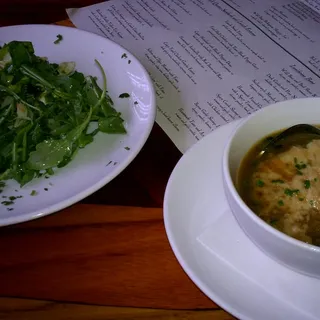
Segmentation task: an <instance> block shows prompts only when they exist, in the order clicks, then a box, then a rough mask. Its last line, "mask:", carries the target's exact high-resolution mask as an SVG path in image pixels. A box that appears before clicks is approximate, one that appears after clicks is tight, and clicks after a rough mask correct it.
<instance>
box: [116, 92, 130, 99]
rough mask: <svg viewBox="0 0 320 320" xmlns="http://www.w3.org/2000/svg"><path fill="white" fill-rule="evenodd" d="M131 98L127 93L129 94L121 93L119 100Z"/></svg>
mask: <svg viewBox="0 0 320 320" xmlns="http://www.w3.org/2000/svg"><path fill="white" fill-rule="evenodd" d="M129 97H130V94H129V93H127V92H124V93H121V94H120V95H119V98H121V99H123V98H129Z"/></svg>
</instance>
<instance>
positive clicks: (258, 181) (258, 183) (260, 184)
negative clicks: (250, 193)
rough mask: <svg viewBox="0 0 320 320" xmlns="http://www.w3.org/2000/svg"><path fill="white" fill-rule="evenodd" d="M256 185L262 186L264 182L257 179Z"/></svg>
mask: <svg viewBox="0 0 320 320" xmlns="http://www.w3.org/2000/svg"><path fill="white" fill-rule="evenodd" d="M256 185H257V187H263V186H264V182H263V181H262V180H260V179H259V180H257V182H256Z"/></svg>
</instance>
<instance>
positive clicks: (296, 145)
mask: <svg viewBox="0 0 320 320" xmlns="http://www.w3.org/2000/svg"><path fill="white" fill-rule="evenodd" d="M280 132H281V131H279V132H275V133H273V134H272V136H275V135H277V134H279V133H280ZM269 141H270V136H268V137H265V138H263V139H262V140H260V141H259V142H258V143H256V144H255V145H254V146H253V147H252V148H251V149H250V150H249V152H248V153H247V154H246V156H245V157H244V159H243V161H242V163H241V165H240V168H239V171H238V176H237V188H238V191H239V194H240V196H241V197H242V199H243V200H244V201H245V203H246V204H247V205H248V206H249V207H250V208H251V210H252V211H253V212H254V213H255V214H257V215H258V216H259V217H260V218H261V219H262V220H264V221H265V222H267V223H268V224H270V225H271V226H272V227H274V228H276V229H278V230H279V231H281V232H283V233H285V234H287V235H289V236H291V237H293V238H296V239H298V240H301V241H304V242H307V243H311V244H314V245H318V246H320V137H319V139H315V136H314V135H313V136H310V135H309V134H305V135H303V134H302V135H301V134H299V135H297V136H294V135H293V136H292V137H289V138H288V139H285V140H283V141H281V144H279V145H278V146H277V148H276V149H274V150H273V151H272V152H270V153H268V154H267V155H266V156H265V157H263V158H261V159H260V158H259V157H258V155H259V153H260V151H261V150H262V149H263V148H264V146H265V145H266V143H268V142H269Z"/></svg>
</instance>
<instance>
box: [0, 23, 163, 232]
mask: <svg viewBox="0 0 320 320" xmlns="http://www.w3.org/2000/svg"><path fill="white" fill-rule="evenodd" d="M21 28H30V29H32V28H48V29H53V30H67V31H66V32H74V33H78V34H82V33H85V34H87V35H88V36H90V37H92V38H97V39H100V40H103V41H106V43H108V44H109V45H110V44H111V45H113V46H115V47H117V48H118V49H119V50H122V51H125V52H127V53H128V54H130V56H131V57H132V60H134V63H135V64H136V65H138V67H139V68H140V69H141V71H142V72H143V73H144V75H145V77H146V80H147V82H148V84H149V85H150V97H151V102H150V106H151V107H150V111H149V112H150V114H149V120H148V122H147V123H146V130H145V132H144V134H143V135H141V136H140V140H138V142H137V143H136V146H137V147H136V149H135V150H134V151H132V152H130V153H128V156H127V157H126V159H125V160H124V161H123V162H121V163H120V164H119V165H117V166H116V167H115V169H114V170H113V171H112V172H111V173H110V174H108V175H107V177H104V178H102V179H100V180H99V181H97V183H95V184H94V185H92V186H91V187H88V188H86V189H85V190H83V191H81V192H79V193H77V194H76V195H74V196H72V197H70V198H68V199H66V200H63V201H60V202H58V203H57V204H54V205H51V206H49V207H46V208H44V209H38V210H36V211H33V212H31V213H26V214H21V215H19V216H16V217H14V218H11V217H9V218H7V217H6V218H3V219H2V218H1V216H0V227H2V226H8V225H12V224H18V223H22V222H26V221H31V220H35V219H38V218H41V217H44V216H47V215H50V214H53V213H56V212H57V211H60V210H62V209H65V208H67V207H70V206H71V205H73V204H75V203H77V202H79V201H81V200H82V199H84V198H86V197H88V196H89V195H91V194H92V193H94V192H96V191H98V190H99V189H101V188H102V187H104V186H105V185H107V184H108V183H109V182H111V181H112V180H113V179H114V178H115V177H116V176H118V175H119V174H120V173H121V172H122V171H123V170H124V169H125V168H126V167H127V166H128V165H129V164H130V163H131V162H132V161H133V160H134V159H135V158H136V156H137V155H138V154H139V153H140V151H141V149H142V148H143V146H144V145H145V143H146V141H147V140H148V138H149V136H150V133H151V130H152V128H153V126H154V123H155V119H156V114H157V107H156V93H155V88H154V84H153V81H152V80H151V77H150V75H149V73H148V71H147V69H146V68H145V67H144V66H143V64H142V63H141V62H140V60H139V59H138V58H137V57H136V56H135V55H134V54H133V53H132V52H131V51H130V50H128V49H126V48H124V47H123V46H121V45H119V44H118V43H116V42H114V41H112V40H110V39H108V38H105V37H103V36H100V35H98V34H96V33H93V32H89V31H86V30H82V29H78V28H76V27H71V26H61V25H55V24H52V25H51V24H17V25H12V26H4V27H0V31H1V30H9V29H21ZM61 32H62V31H61Z"/></svg>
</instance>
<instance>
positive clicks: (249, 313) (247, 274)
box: [164, 121, 320, 320]
mask: <svg viewBox="0 0 320 320" xmlns="http://www.w3.org/2000/svg"><path fill="white" fill-rule="evenodd" d="M237 123H238V121H237V122H233V123H230V124H228V125H226V126H223V127H221V128H219V129H217V130H215V131H214V132H212V133H211V134H209V135H208V136H206V137H205V138H203V139H202V140H201V141H199V142H198V143H197V144H196V145H194V146H193V147H192V148H191V149H190V150H188V152H187V153H186V154H185V155H184V156H183V157H182V159H181V160H180V161H179V163H178V164H177V166H176V168H175V169H174V171H173V173H172V175H171V177H170V179H169V182H168V185H167V189H166V193H165V199H164V221H165V227H166V232H167V235H168V239H169V241H170V244H171V247H172V249H173V251H174V253H175V255H176V257H177V259H178V261H179V263H180V264H181V266H182V267H183V269H184V270H185V272H186V273H187V274H188V276H189V277H190V278H191V279H192V280H193V282H194V283H195V284H196V285H197V286H198V287H199V288H200V289H201V290H202V291H203V292H204V293H205V294H206V295H207V296H208V297H209V298H211V299H212V300H213V301H214V302H216V303H217V304H219V305H220V306H221V307H222V308H224V309H225V310H227V311H228V312H230V313H231V314H233V315H234V316H236V317H238V318H240V319H252V320H253V319H254V320H257V319H259V320H270V319H273V320H276V319H290V320H303V319H308V320H311V319H312V320H316V319H319V318H320V280H317V279H314V278H311V277H308V276H305V275H302V274H299V273H296V272H294V271H292V270H291V269H287V268H286V267H284V266H283V265H280V264H278V263H277V262H275V261H274V260H272V259H271V258H269V257H268V256H266V255H265V254H264V253H262V252H261V251H260V250H259V249H258V248H257V247H256V246H255V245H254V244H253V243H252V242H251V241H250V240H249V238H247V236H246V235H245V234H244V232H243V231H242V229H241V228H240V227H239V225H238V224H237V222H236V220H235V219H234V217H233V215H232V213H231V212H230V209H229V207H228V203H227V201H226V198H225V195H224V191H223V186H222V170H221V168H222V154H223V149H224V145H225V143H226V139H227V138H228V136H229V135H230V134H231V132H232V131H233V130H234V128H235V126H236V125H237Z"/></svg>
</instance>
